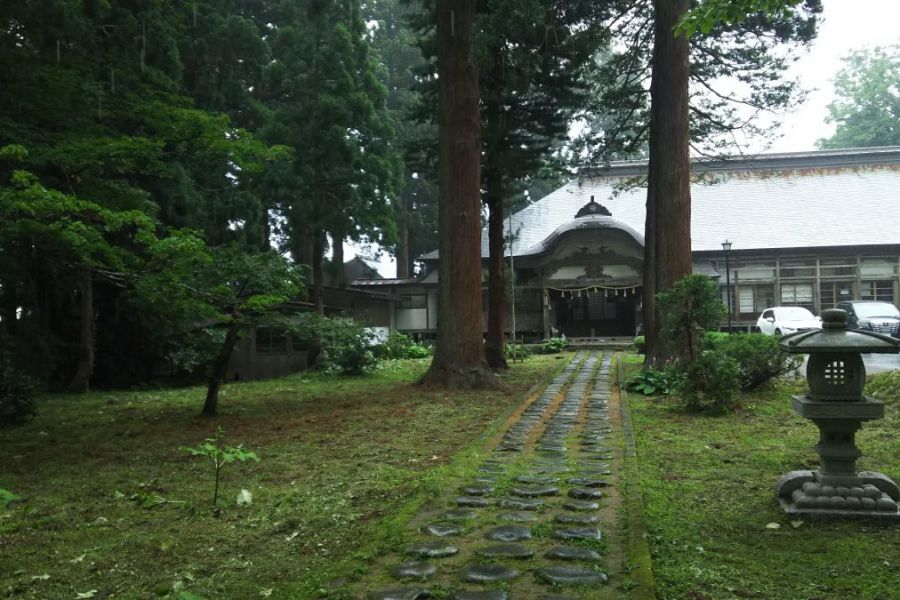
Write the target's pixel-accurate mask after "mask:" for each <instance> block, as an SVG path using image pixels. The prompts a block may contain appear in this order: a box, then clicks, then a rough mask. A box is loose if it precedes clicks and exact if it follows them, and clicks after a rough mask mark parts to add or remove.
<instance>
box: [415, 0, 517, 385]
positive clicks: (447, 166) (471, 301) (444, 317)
mask: <svg viewBox="0 0 900 600" xmlns="http://www.w3.org/2000/svg"><path fill="white" fill-rule="evenodd" d="M436 16H437V38H436V40H437V56H438V86H439V96H438V97H439V106H438V182H439V199H440V202H439V204H440V213H439V214H440V219H439V223H438V229H439V232H440V235H439V238H440V239H439V249H440V261H441V262H440V272H439V273H440V277H439V279H438V302H439V304H438V330H437V340H436V344H435V352H434V359H433V360H432V363H431V367H430V368H429V370H428V372H427V373H426V374H425V377H424V378H423V380H422V381H423V383H426V384H434V385H439V386H445V387H450V388H498V387H500V386H501V383H500V380H499V378H498V377H497V375H496V374H495V373H493V372H492V371H491V370H490V369H489V368H488V366H487V363H486V362H485V358H484V343H483V341H482V306H481V211H480V208H481V191H480V187H481V123H480V119H481V115H480V112H479V96H478V74H477V72H476V70H475V66H474V65H473V63H472V61H471V58H470V51H471V45H472V29H473V25H474V22H475V0H437V5H436Z"/></svg>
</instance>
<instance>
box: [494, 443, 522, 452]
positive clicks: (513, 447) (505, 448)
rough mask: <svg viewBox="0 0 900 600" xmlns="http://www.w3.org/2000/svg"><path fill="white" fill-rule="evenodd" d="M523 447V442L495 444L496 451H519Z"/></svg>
mask: <svg viewBox="0 0 900 600" xmlns="http://www.w3.org/2000/svg"><path fill="white" fill-rule="evenodd" d="M524 449H525V446H524V444H500V445H499V446H497V452H521V451H522V450H524Z"/></svg>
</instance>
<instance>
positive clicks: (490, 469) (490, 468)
mask: <svg viewBox="0 0 900 600" xmlns="http://www.w3.org/2000/svg"><path fill="white" fill-rule="evenodd" d="M478 470H479V471H481V472H482V473H497V474H502V473H505V472H506V469H505V468H504V467H502V466H500V465H482V466H480V467H478Z"/></svg>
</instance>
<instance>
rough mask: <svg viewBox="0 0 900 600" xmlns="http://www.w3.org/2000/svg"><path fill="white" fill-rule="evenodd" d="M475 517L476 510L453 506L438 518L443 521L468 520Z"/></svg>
mask: <svg viewBox="0 0 900 600" xmlns="http://www.w3.org/2000/svg"><path fill="white" fill-rule="evenodd" d="M474 518H475V511H474V510H466V509H464V508H453V509H450V510H448V511H446V512H443V513H441V514H440V515H438V519H440V520H441V521H468V520H469V519H474Z"/></svg>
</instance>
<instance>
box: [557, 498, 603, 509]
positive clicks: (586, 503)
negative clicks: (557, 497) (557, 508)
mask: <svg viewBox="0 0 900 600" xmlns="http://www.w3.org/2000/svg"><path fill="white" fill-rule="evenodd" d="M563 508H565V509H568V510H597V509H598V508H600V505H599V504H598V503H596V502H593V501H591V500H569V501H568V502H566V503H565V504H563Z"/></svg>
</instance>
